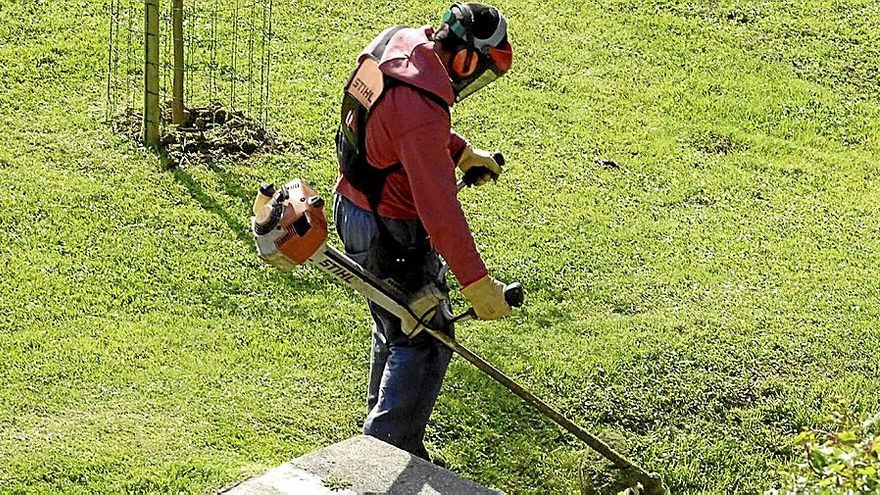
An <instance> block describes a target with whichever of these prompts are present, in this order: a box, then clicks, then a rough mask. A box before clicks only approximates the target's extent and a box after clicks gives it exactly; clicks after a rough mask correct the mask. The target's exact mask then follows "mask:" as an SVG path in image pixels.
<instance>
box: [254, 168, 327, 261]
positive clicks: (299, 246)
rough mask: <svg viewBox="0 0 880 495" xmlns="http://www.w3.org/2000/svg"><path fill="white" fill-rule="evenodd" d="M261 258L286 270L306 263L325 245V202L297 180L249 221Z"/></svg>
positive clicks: (285, 186) (285, 187)
mask: <svg viewBox="0 0 880 495" xmlns="http://www.w3.org/2000/svg"><path fill="white" fill-rule="evenodd" d="M251 231H252V232H253V234H254V240H255V241H256V244H257V252H258V254H259V255H260V258H262V259H263V260H265V261H266V262H268V263H269V264H271V265H272V266H275V267H277V268H281V269H285V270H289V269H292V268H293V267H295V266H297V265H301V264H303V263H305V262H307V261H308V260H309V258H311V257H312V255H313V254H315V253H316V252H318V251H319V250H321V249H322V248H323V247H324V246H325V244H326V243H327V217H326V216H325V214H324V199H323V198H321V196H319V195H318V194H317V193H316V192H315V190H314V189H312V187H311V186H310V185H309V184H308V183H306V182H305V181H302V180H300V179H294V180H292V181H290V182H288V183H287V184H284V185H283V186H281V188H280V189H279V190H278V191H276V192H275V194H274V195H273V196H272V199H270V200H269V201H268V202H267V203H266V204H265V205H264V206H262V207H261V208H260V209H258V210H257V211H256V212H255V215H254V217H253V218H252V219H251Z"/></svg>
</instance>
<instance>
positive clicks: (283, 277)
mask: <svg viewBox="0 0 880 495" xmlns="http://www.w3.org/2000/svg"><path fill="white" fill-rule="evenodd" d="M155 152H156V154H157V155H158V156H159V159H160V161H161V163H162V166H163V167H164V168H165V170H167V171H168V172H169V173H171V175H172V176H173V177H174V180H176V181H177V182H178V183H179V184H180V185H182V186H183V187H185V188H186V190H187V192H188V193H189V195H190V197H192V198H193V199H195V200H196V201H197V202H198V203H199V204H200V205H201V206H202V208H204V209H205V210H206V211H209V212H211V213H213V214H215V215H217V216H218V217H219V218H220V219H221V220H223V222H224V223H225V224H226V225H227V227H229V230H230V231H231V232H232V233H233V234H234V235H235V237H236V238H237V239H238V240H239V241H240V242H241V243H243V244H244V245H246V246H250V247H251V248H253V245H254V239H253V236H252V235H251V231H250V225H249V222H248V220H249V218H250V201H251V198H252V195H253V194H254V193H255V191H256V189H253V190H251V189H250V188H246V187H244V186H243V185H242V183H241V180H240V179H239V178H238V177H237V176H236V175H235V174H234V173H232V172H230V171H229V170H226V169H224V168H223V167H221V166H219V165H217V164H216V163H211V164H208V165H207V168H208V170H210V171H211V172H213V173H214V174H215V175H216V177H217V178H218V179H219V182H220V184H221V185H222V191H220V192H221V193H222V194H225V195H226V196H228V197H231V198H235V199H237V200H238V201H239V202H240V203H241V205H242V207H241V210H236V211H233V212H230V211H229V210H228V209H227V208H225V207H223V205H221V204H220V203H218V202H217V201H216V200H214V198H212V197H211V194H209V192H208V191H206V190H205V188H204V187H203V186H202V185H201V184H199V181H198V180H196V178H195V177H193V176H192V174H190V173H189V172H187V171H186V170H185V169H183V168H181V167H179V166H177V164H176V163H175V162H174V161H173V160H171V159H170V157H169V156H168V155H167V154H166V153H165V152H164V150H161V149H157V150H155ZM254 257H255V258H256V252H254ZM270 277H271V278H272V280H273V281H274V282H276V283H278V284H280V285H284V286H287V287H288V288H291V289H293V290H295V291H305V292H315V291H319V290H321V288H323V287H324V284H321V283H320V282H319V281H317V280H314V279H312V278H311V277H309V278H304V277H296V276H291V275H290V274H288V273H286V272H283V271H280V270H271V272H270Z"/></svg>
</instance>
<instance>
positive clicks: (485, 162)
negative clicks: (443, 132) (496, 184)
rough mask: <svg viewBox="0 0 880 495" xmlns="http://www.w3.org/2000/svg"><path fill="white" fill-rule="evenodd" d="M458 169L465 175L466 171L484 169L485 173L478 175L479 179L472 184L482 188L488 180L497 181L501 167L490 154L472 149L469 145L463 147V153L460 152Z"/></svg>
mask: <svg viewBox="0 0 880 495" xmlns="http://www.w3.org/2000/svg"><path fill="white" fill-rule="evenodd" d="M458 168H459V169H461V171H462V172H463V173H465V174H467V172H468V170H471V169H474V168H484V169H486V173H484V174H482V175H480V176H479V178H477V179H476V180H475V181H474V182H473V185H475V186H482V185H483V184H485V183H487V182H489V181H490V180H495V179H497V178H498V176H499V175H501V165H499V164H498V162H496V161H495V158H493V156H492V153H489V152H488V151H485V150H481V149H479V148H474V147H472V146H471V145H470V144H468V145H467V146H465V147H464V151H462V152H461V158H459V159H458Z"/></svg>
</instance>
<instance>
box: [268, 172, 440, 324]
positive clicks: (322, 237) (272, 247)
mask: <svg viewBox="0 0 880 495" xmlns="http://www.w3.org/2000/svg"><path fill="white" fill-rule="evenodd" d="M324 205H325V201H324V199H323V198H322V197H321V196H319V195H318V194H317V193H316V192H315V190H314V189H312V187H311V186H310V185H309V184H308V183H306V182H304V181H302V180H300V179H294V180H292V181H290V182H288V183H287V184H284V185H283V186H281V188H280V189H277V190H276V189H275V187H274V185H271V184H264V185H262V186H261V187H260V191H259V193H258V194H257V198H256V200H255V201H254V216H253V218H252V219H251V231H252V232H253V234H254V240H255V242H256V245H257V253H258V254H259V256H260V258H262V259H263V260H265V261H266V262H267V263H269V264H270V265H272V266H274V267H276V268H280V269H282V270H291V269H293V268H295V267H296V266H298V265H303V264H305V263H312V264H313V265H316V266H317V267H318V268H320V269H321V270H323V271H324V272H327V273H329V274H330V275H332V276H333V277H334V278H336V279H337V280H339V281H340V282H342V283H344V284H346V285H348V286H349V287H351V288H353V289H355V290H356V291H357V292H360V293H361V294H363V295H364V296H366V297H367V298H368V299H370V300H371V301H373V302H375V303H377V304H379V305H380V306H382V307H384V308H385V309H387V310H389V311H390V312H391V313H393V314H394V315H395V316H397V317H398V318H400V320H401V327H402V329H403V331H404V333H406V334H407V335H408V336H410V337H412V336H415V335H416V334H417V333H418V332H420V331H421V330H422V329H424V326H425V324H426V322H428V321H430V320H431V319H432V318H433V317H434V316H435V315H436V314H437V312H440V314H441V315H442V316H443V318H444V319H446V320H447V321H452V320H455V319H456V318H455V317H454V316H453V315H452V312H451V309H450V307H449V301H448V298H447V297H446V294H445V293H444V292H442V291H440V290H439V289H438V288H437V287H436V286H434V285H433V284H428V285H426V286H425V287H423V288H422V289H421V290H419V291H418V292H416V293H415V294H406V293H404V291H403V290H401V289H400V287H399V286H397V284H395V283H394V282H393V281H392V280H381V279H378V278H377V277H376V276H375V275H373V274H372V273H370V272H367V271H366V270H364V269H363V268H361V266H360V265H358V264H357V263H355V262H354V261H353V260H352V259H351V258H349V257H348V256H346V255H345V254H344V253H342V252H340V251H339V250H337V249H335V248H333V247H332V246H328V245H327V217H326V215H325V214H324Z"/></svg>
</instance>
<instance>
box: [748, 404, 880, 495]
mask: <svg viewBox="0 0 880 495" xmlns="http://www.w3.org/2000/svg"><path fill="white" fill-rule="evenodd" d="M827 419H828V420H829V421H830V422H831V424H832V427H831V428H830V429H829V430H827V431H825V430H821V429H815V428H806V429H804V430H803V431H802V432H801V433H800V434H798V436H797V437H795V439H794V443H795V444H796V445H798V446H800V447H801V448H802V449H803V450H802V452H803V456H804V457H803V459H802V460H801V461H800V462H798V463H796V464H795V465H794V466H793V467H792V468H790V470H788V471H784V472H783V473H782V475H783V477H784V479H785V482H784V487H785V488H783V489H781V490H780V489H773V490H768V491H766V492H764V493H765V495H782V494H785V495H801V494H811V493H823V494H830V495H835V494H857V493H878V492H880V428H878V424H880V414H878V415H876V416H874V417H873V418H871V419H869V420H868V421H864V422H858V421H857V420H856V418H855V415H854V414H853V413H852V411H851V410H850V409H849V408H848V407H847V405H846V403H844V402H843V401H841V400H838V401H836V403H835V409H834V411H833V412H832V413H831V415H830V416H829V417H828V418H827Z"/></svg>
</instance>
